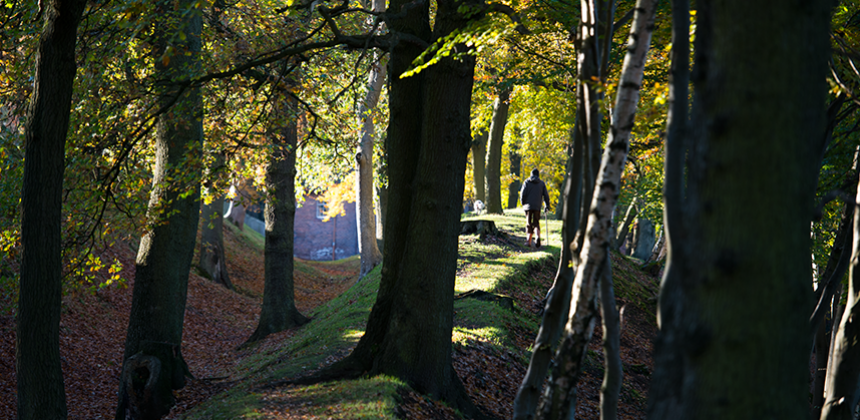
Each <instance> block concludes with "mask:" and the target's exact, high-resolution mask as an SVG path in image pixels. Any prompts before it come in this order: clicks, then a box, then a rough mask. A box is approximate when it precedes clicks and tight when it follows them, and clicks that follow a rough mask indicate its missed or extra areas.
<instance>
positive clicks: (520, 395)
mask: <svg viewBox="0 0 860 420" xmlns="http://www.w3.org/2000/svg"><path fill="white" fill-rule="evenodd" d="M578 132H579V131H578V130H575V129H574V130H572V131H571V133H570V134H571V136H572V137H573V139H572V144H573V147H572V149H573V155H572V156H571V159H569V163H570V165H571V170H570V172H569V176H568V177H567V181H566V182H565V188H564V194H563V196H562V198H563V200H564V201H563V203H564V205H562V206H559V207H562V208H563V209H562V228H561V232H562V246H561V258H560V260H559V265H558V271H557V272H556V276H555V280H554V281H553V285H552V288H550V290H549V293H548V294H547V297H546V305H545V307H544V312H543V319H542V320H541V324H540V329H539V330H538V334H537V337H535V344H534V346H532V348H533V349H534V350H533V351H532V356H531V359H530V361H529V368H528V371H526V375H525V377H523V382H522V383H521V384H520V387H519V389H518V390H517V396H516V399H515V400H514V420H526V419H532V418H534V413H535V410H536V409H537V405H538V401H539V398H540V391H541V387H542V386H543V382H544V378H545V377H546V372H547V369H549V365H550V363H551V362H552V356H553V348H554V347H555V344H556V343H557V342H558V338H559V336H560V335H561V330H562V327H563V325H564V320H565V315H567V313H568V311H569V309H570V290H571V287H572V286H573V277H574V268H573V260H572V256H573V255H578V253H577V251H578V250H579V246H578V244H576V243H575V242H574V239H575V238H577V234H576V232H577V229H578V228H579V225H580V222H579V221H580V218H581V213H580V210H581V208H582V205H581V201H582V182H583V162H584V160H585V150H584V149H585V146H584V144H583V143H584V138H583V137H582V136H579V135H577V133H578ZM580 236H581V235H580Z"/></svg>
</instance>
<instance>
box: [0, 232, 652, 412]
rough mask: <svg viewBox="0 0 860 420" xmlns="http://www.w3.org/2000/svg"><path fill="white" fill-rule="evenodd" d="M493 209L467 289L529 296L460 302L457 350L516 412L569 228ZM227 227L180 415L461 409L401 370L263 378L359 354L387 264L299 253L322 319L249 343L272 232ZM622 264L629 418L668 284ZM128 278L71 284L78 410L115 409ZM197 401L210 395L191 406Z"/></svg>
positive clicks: (196, 327) (491, 394) (0, 380)
mask: <svg viewBox="0 0 860 420" xmlns="http://www.w3.org/2000/svg"><path fill="white" fill-rule="evenodd" d="M493 218H494V219H495V221H496V224H497V225H498V226H499V228H500V229H501V230H502V231H503V232H504V233H505V234H504V235H502V236H500V237H495V236H489V237H487V238H485V239H483V240H481V239H480V238H479V237H478V236H476V235H467V236H462V237H461V238H460V257H459V260H458V279H457V286H456V288H457V290H456V292H457V293H463V292H466V291H468V290H476V289H477V290H484V291H488V292H491V293H494V294H497V295H505V296H509V297H511V298H512V299H513V301H514V305H515V308H516V309H515V310H514V311H510V310H508V309H502V308H501V307H500V306H498V305H497V304H495V303H492V302H482V301H477V300H475V299H461V300H458V301H456V303H455V329H454V337H453V349H454V352H453V363H454V368H455V369H456V371H457V372H458V374H459V375H460V377H461V378H462V381H463V383H464V385H465V387H466V389H467V391H468V393H469V394H470V396H471V398H472V399H473V401H475V402H476V403H477V404H478V405H479V406H480V407H481V409H482V410H484V411H485V412H487V413H489V414H491V415H493V416H495V417H497V418H509V417H510V413H511V410H512V402H513V398H514V395H515V394H516V389H517V387H518V386H519V383H520V381H521V379H522V376H523V374H524V373H525V370H526V368H527V363H528V355H529V354H530V352H529V348H530V346H531V345H532V342H533V339H534V335H535V333H536V330H537V326H538V323H539V322H540V317H539V315H538V312H539V309H540V305H539V302H540V300H541V299H542V298H543V296H544V295H545V293H546V291H547V289H548V287H549V286H550V285H551V283H552V280H553V277H554V274H555V268H556V267H555V266H556V264H557V262H556V261H557V260H556V259H555V257H554V256H553V255H557V253H558V248H557V246H558V243H559V242H560V238H558V237H557V236H554V237H551V238H550V239H551V240H550V241H549V244H550V245H551V246H549V247H547V246H544V247H543V248H542V249H535V248H526V247H525V246H524V245H523V243H524V241H525V236H524V234H523V233H522V230H523V229H522V228H521V226H520V222H521V221H524V218H523V217H521V216H520V217H517V216H513V215H507V216H501V217H495V216H494V217H493ZM554 224H556V222H554V221H550V225H551V229H552V230H553V231H555V232H557V231H558V227H560V224H558V225H555V226H553V225H554ZM225 226H229V224H225ZM224 239H225V248H226V249H227V261H228V270H229V271H228V272H229V273H230V277H231V281H232V282H233V284H234V285H235V286H236V289H237V292H238V293H236V292H231V291H228V290H226V289H225V288H223V287H221V286H219V285H216V284H214V283H212V282H210V281H208V280H206V279H204V278H202V277H200V276H199V275H198V274H197V273H196V271H195V272H194V273H192V275H191V277H190V279H189V290H188V304H187V310H186V319H185V332H184V340H183V354H184V356H185V359H186V360H187V362H188V364H189V367H190V370H191V372H192V374H193V375H195V379H191V380H189V382H188V385H187V386H186V387H185V388H183V389H182V390H179V391H178V392H177V405H176V407H175V408H174V410H173V411H172V412H171V414H170V415H169V416H168V418H185V417H186V416H190V418H205V419H210V418H213V419H214V418H221V419H232V418H269V419H316V418H322V419H326V418H333V419H339V418H358V417H355V416H363V417H361V418H406V419H421V420H425V419H426V420H430V419H433V420H435V419H454V418H457V416H456V414H455V413H454V412H453V411H452V410H451V409H450V408H448V407H446V406H445V405H444V404H442V403H439V402H437V401H432V400H429V399H427V398H425V397H423V396H421V395H418V394H416V393H415V392H413V391H411V390H409V389H408V387H404V386H403V385H402V384H399V383H397V382H396V381H392V380H391V379H389V378H369V379H362V380H359V381H354V382H349V381H336V382H332V383H328V384H321V385H318V386H313V387H282V388H277V389H273V390H271V391H265V392H260V391H259V390H256V389H255V388H254V387H255V386H256V385H259V384H260V383H262V382H265V381H266V380H268V379H269V378H273V377H280V378H283V377H294V376H297V375H302V374H307V373H308V372H311V371H313V370H315V369H316V368H319V367H322V366H325V365H327V364H330V363H331V362H332V361H334V360H336V359H337V358H339V357H341V356H343V355H345V354H347V352H348V351H349V349H351V348H352V346H354V343H355V340H357V337H358V336H360V334H361V331H363V328H364V327H363V322H364V321H365V320H366V313H367V312H369V310H370V306H372V303H373V300H374V297H375V290H376V289H375V287H377V286H376V284H378V274H376V275H375V280H374V278H373V277H374V276H369V277H371V278H369V279H368V280H367V281H366V282H365V281H362V282H361V283H359V284H358V285H356V287H352V286H353V285H355V283H356V276H357V273H358V269H359V261H358V259H357V258H351V259H347V260H341V261H336V262H307V261H300V260H297V263H296V270H295V287H296V301H297V306H298V308H299V310H300V311H302V313H304V314H306V315H313V316H314V317H315V319H316V320H317V321H318V322H314V323H312V324H311V325H310V326H309V327H305V328H302V329H298V330H291V331H286V332H283V333H279V334H275V335H273V336H271V337H269V338H267V339H266V340H264V341H263V342H262V343H260V344H258V345H255V346H252V347H250V348H247V349H243V350H237V347H238V346H239V345H241V344H242V343H243V342H244V341H245V340H246V339H247V337H249V336H250V334H251V333H252V332H253V330H254V328H255V327H256V321H257V317H258V316H259V306H260V302H261V297H262V291H263V283H264V282H263V270H262V267H263V253H262V248H261V247H262V240H261V238H259V237H254V236H253V234H251V233H249V232H240V231H238V230H237V229H236V228H235V227H232V226H229V228H226V229H225V238H224ZM134 257H135V251H134V250H133V249H132V248H131V247H130V246H128V245H127V244H124V243H122V242H117V245H116V246H114V247H113V248H111V249H109V250H108V251H107V252H105V253H104V254H103V255H102V259H103V260H110V259H112V258H117V259H119V260H120V261H122V263H123V266H124V269H123V271H122V273H121V274H122V276H123V277H124V278H126V279H133V278H134ZM613 265H614V268H613V273H614V275H615V283H616V289H617V290H616V295H617V296H618V301H619V307H620V306H621V305H624V304H628V306H627V308H626V310H625V318H626V322H625V324H626V325H625V329H624V331H623V332H622V337H621V345H622V359H623V362H624V368H625V378H624V389H623V390H622V399H621V405H620V407H619V418H621V419H640V418H644V404H645V396H646V394H645V393H646V390H647V385H648V377H649V372H650V369H651V360H650V353H651V347H650V346H651V344H650V340H651V337H653V333H654V326H653V302H652V301H650V300H649V299H650V298H651V297H653V294H654V293H655V292H656V279H654V278H651V277H649V276H647V275H646V274H644V273H643V272H642V271H641V270H640V269H639V268H638V266H637V265H636V264H635V262H633V261H631V260H629V259H628V258H626V257H622V256H620V255H613ZM377 272H378V270H377ZM373 282H376V284H374V283H373ZM128 286H129V287H116V286H111V287H106V288H103V289H101V290H99V291H97V292H96V293H89V292H77V293H71V294H69V295H67V296H65V297H64V309H63V315H62V321H61V349H60V350H61V355H62V361H63V370H64V377H65V388H66V393H67V403H68V408H69V417H68V418H69V419H107V418H113V410H114V408H115V405H116V387H117V383H118V378H119V373H120V365H121V357H122V352H123V344H124V340H125V329H126V327H127V325H128V313H129V308H130V304H131V291H132V289H131V287H130V286H131V284H129V285H128ZM344 292H346V293H344ZM2 299H3V297H0V420H2V419H14V418H15V399H16V395H15V364H14V363H15V356H14V344H15V323H14V316H13V312H12V311H10V310H9V309H10V308H11V307H12V306H11V305H10V303H9V302H8V301H4V300H2ZM315 325H316V326H315ZM594 337H595V339H594V340H593V342H592V344H591V347H590V351H589V354H588V356H587V358H588V360H589V362H588V363H587V364H586V369H585V371H584V372H583V373H582V376H581V381H580V386H579V396H580V403H579V405H578V409H577V414H578V418H582V419H596V418H598V417H597V405H598V400H599V389H600V381H601V379H602V360H601V359H602V349H601V348H600V337H601V334H600V327H599V326H598V327H597V329H596V331H595V335H594ZM213 397H214V398H213ZM219 404H220V406H219ZM351 404H352V405H351ZM356 404H358V405H356ZM362 404H363V405H362ZM194 407H198V408H197V409H194V410H191V411H189V410H190V409H192V408H194ZM356 407H359V408H356ZM368 407H371V408H372V409H371V408H368ZM368 410H370V411H368ZM369 413H370V414H369Z"/></svg>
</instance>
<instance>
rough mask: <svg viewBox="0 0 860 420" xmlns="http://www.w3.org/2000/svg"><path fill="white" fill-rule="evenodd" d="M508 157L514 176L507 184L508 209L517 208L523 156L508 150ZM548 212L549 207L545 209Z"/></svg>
mask: <svg viewBox="0 0 860 420" xmlns="http://www.w3.org/2000/svg"><path fill="white" fill-rule="evenodd" d="M508 159H510V162H511V174H512V175H513V176H514V181H513V182H511V183H510V184H508V207H507V208H509V209H515V208H517V202H518V201H519V197H520V188H521V187H522V185H523V184H522V183H521V182H520V166H521V165H520V163H521V162H522V160H523V157H522V156H520V154H519V152H517V151H516V150H511V151H509V152H508ZM546 211H547V212H549V209H546ZM546 235H547V237H549V232H546Z"/></svg>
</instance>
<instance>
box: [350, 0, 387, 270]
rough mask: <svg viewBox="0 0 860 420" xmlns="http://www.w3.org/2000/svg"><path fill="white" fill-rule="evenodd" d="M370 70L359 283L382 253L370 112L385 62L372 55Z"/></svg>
mask: <svg viewBox="0 0 860 420" xmlns="http://www.w3.org/2000/svg"><path fill="white" fill-rule="evenodd" d="M372 10H373V11H374V12H382V11H383V10H385V1H383V0H373V6H372ZM374 57H375V59H374V62H373V64H372V68H371V69H370V72H369V73H368V75H367V95H366V96H365V97H364V101H362V103H361V105H360V106H359V109H358V117H359V120H360V121H359V122H360V123H361V141H360V142H359V146H358V153H357V154H356V159H355V160H356V166H357V170H356V181H355V187H356V188H355V189H356V192H355V193H356V201H355V214H356V219H357V222H358V251H359V253H360V254H361V269H360V270H359V275H358V277H359V279H361V278H363V277H364V276H365V275H367V273H369V272H370V270H373V268H374V267H376V266H377V265H379V263H380V262H381V261H382V253H381V252H379V247H378V246H377V243H376V217H375V216H374V214H373V142H374V139H373V136H374V134H375V126H374V123H373V115H372V114H371V111H372V110H373V109H374V108H376V104H377V103H378V102H379V94H380V93H381V92H382V86H383V84H384V83H385V77H386V67H385V60H383V59H382V57H380V56H379V55H378V54H375V56H374Z"/></svg>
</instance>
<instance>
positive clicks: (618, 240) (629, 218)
mask: <svg viewBox="0 0 860 420" xmlns="http://www.w3.org/2000/svg"><path fill="white" fill-rule="evenodd" d="M638 214H639V211H638V210H637V208H636V199H635V198H634V199H633V201H632V202H630V205H629V206H627V211H626V212H625V213H624V220H622V221H621V229H619V230H618V231H617V234H616V235H615V241H614V244H613V247H614V248H615V249H619V248H621V245H624V240H625V239H627V234H628V233H630V226H631V225H632V224H633V220H635V219H636V216H637V215H638Z"/></svg>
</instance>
